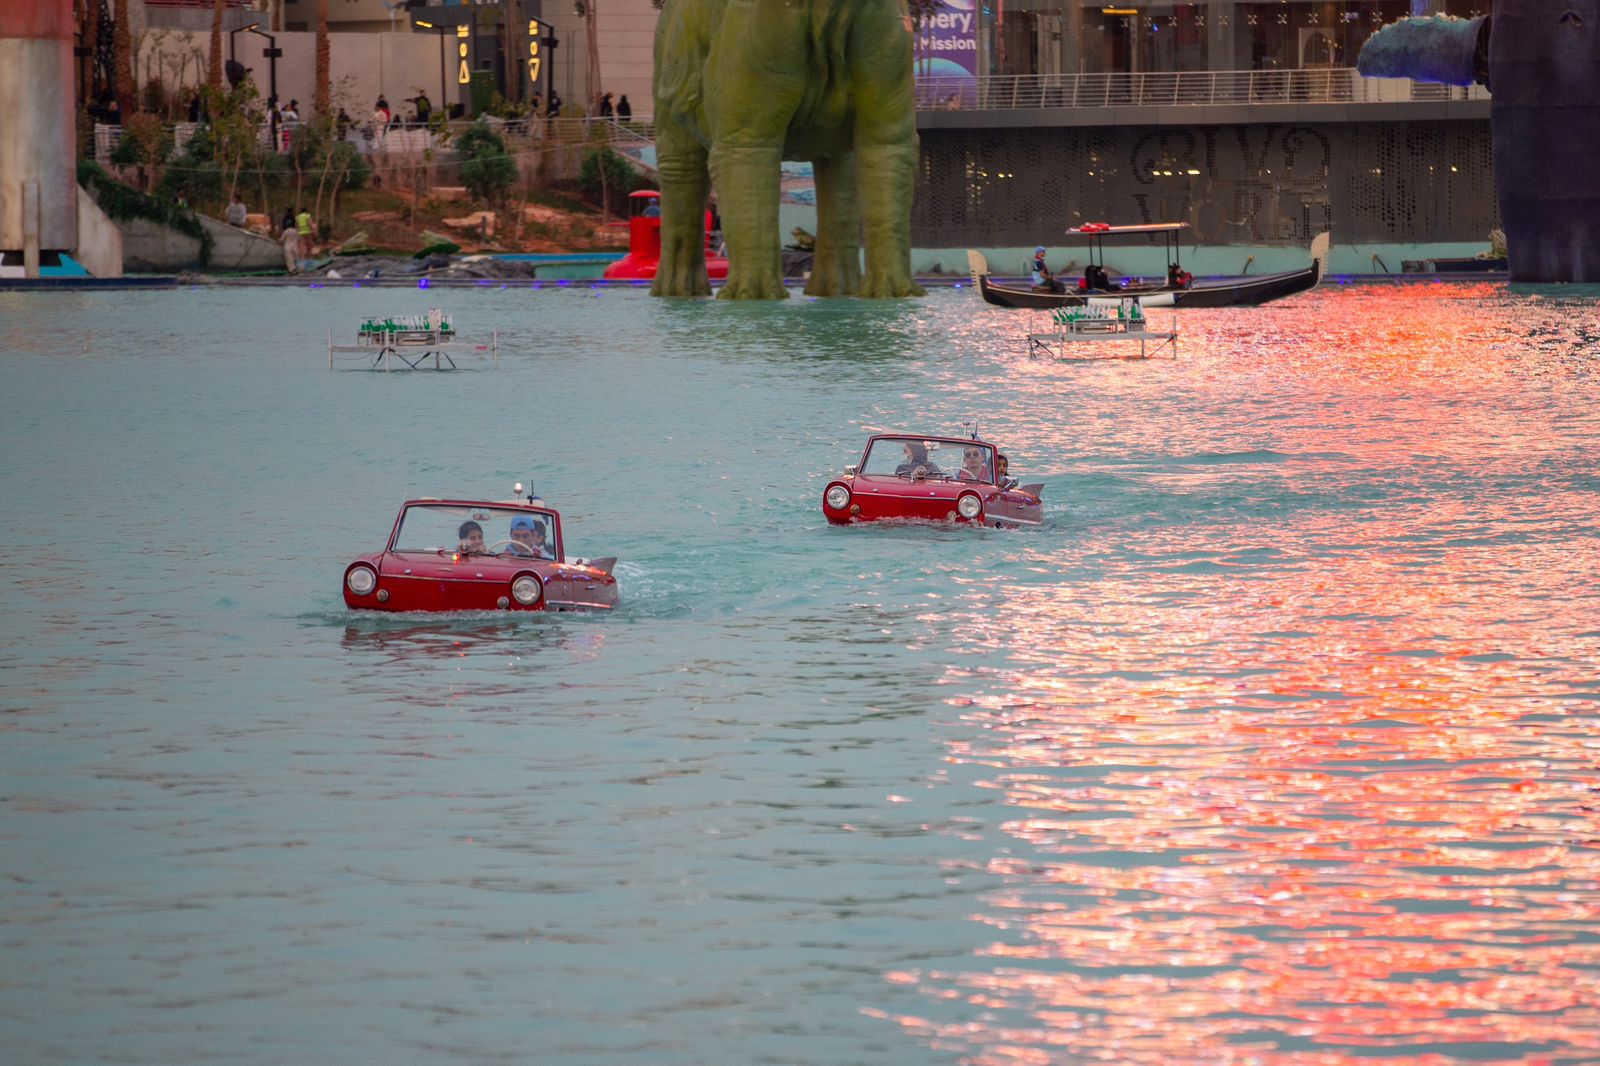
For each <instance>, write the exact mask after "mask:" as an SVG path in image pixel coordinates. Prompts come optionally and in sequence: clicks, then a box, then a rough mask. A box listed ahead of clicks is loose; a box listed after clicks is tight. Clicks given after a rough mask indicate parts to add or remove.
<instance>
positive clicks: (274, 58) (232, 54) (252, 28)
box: [228, 22, 283, 99]
mask: <svg viewBox="0 0 1600 1066" xmlns="http://www.w3.org/2000/svg"><path fill="white" fill-rule="evenodd" d="M260 25H261V23H259V22H252V23H250V25H248V26H240V27H239V28H238V29H236V30H229V31H228V58H229V59H231V60H232V61H233V62H235V63H237V62H238V61H239V57H238V55H237V53H236V50H235V48H234V43H235V42H234V35H235V34H240V33H253V34H255V35H256V36H257V37H265V38H266V39H267V47H265V48H263V49H262V50H261V56H262V58H264V59H267V60H269V61H270V62H271V70H272V74H271V77H272V89H271V91H272V98H273V99H277V96H278V57H279V56H281V55H283V49H281V48H279V47H278V39H277V38H276V37H274V36H273V35H272V34H270V33H263V32H262V31H261V30H260V29H259V28H258V27H260Z"/></svg>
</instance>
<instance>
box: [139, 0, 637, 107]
mask: <svg viewBox="0 0 1600 1066" xmlns="http://www.w3.org/2000/svg"><path fill="white" fill-rule="evenodd" d="M372 2H373V3H378V0H372ZM593 2H594V3H595V4H596V7H595V14H596V21H597V23H598V30H599V39H600V74H601V81H602V84H603V87H604V91H609V92H610V93H612V101H613V102H615V101H616V100H617V99H619V98H621V97H622V96H624V95H626V96H627V97H628V102H629V103H630V104H632V105H633V113H634V115H635V116H636V117H638V118H646V117H649V116H650V115H652V114H654V113H655V105H654V98H653V96H652V94H651V91H650V83H651V78H652V75H653V71H654V58H653V52H654V48H655V32H656V20H657V18H658V16H659V15H660V12H659V11H657V10H656V9H655V7H653V6H652V5H651V2H650V0H593ZM308 6H309V5H308ZM379 6H380V7H381V4H380V5H379ZM544 6H545V11H546V14H545V18H546V19H547V20H548V21H549V22H550V24H551V25H552V26H553V27H554V28H555V34H556V36H557V37H558V38H559V39H560V41H561V46H560V47H559V48H557V49H556V50H555V57H554V62H553V64H552V67H551V71H550V77H551V79H552V81H553V82H554V84H555V86H556V88H557V90H559V91H560V93H561V96H562V99H563V100H564V101H565V102H566V103H567V104H569V105H571V104H582V105H583V107H584V109H585V110H586V111H587V110H591V109H592V103H591V102H588V101H585V100H584V96H585V94H586V92H587V89H586V85H587V68H588V58H589V46H588V41H587V28H586V26H585V23H584V20H583V19H581V18H579V17H578V16H577V15H576V14H574V13H573V10H572V5H571V4H570V3H568V2H563V0H546V3H545V5H544ZM286 10H287V9H286ZM399 24H400V26H401V27H402V28H401V29H400V31H399V32H397V33H342V32H336V33H332V34H330V35H329V43H330V55H331V59H332V64H333V82H334V86H335V89H334V94H335V97H336V98H337V97H338V96H339V88H338V86H339V83H340V80H341V79H343V78H350V79H351V87H350V90H349V92H348V93H347V94H346V95H347V96H348V97H349V99H345V100H338V99H336V100H335V106H338V105H339V104H340V103H342V104H343V105H344V107H345V108H346V109H347V110H348V111H349V113H350V116H351V117H352V118H356V119H365V118H366V116H367V115H368V114H370V113H371V111H372V105H373V103H374V102H375V101H376V100H377V98H378V94H379V93H382V94H383V95H384V96H385V97H387V98H388V100H389V105H390V107H392V108H394V109H395V110H397V111H404V110H405V106H406V105H405V104H404V103H402V101H404V100H406V99H408V98H410V97H413V96H416V94H417V90H418V89H424V90H426V91H427V93H428V96H429V98H430V99H432V100H433V103H434V104H435V106H437V105H438V104H439V103H440V100H439V37H438V35H436V34H432V33H426V32H422V31H413V30H409V29H406V28H404V27H405V25H406V21H405V19H404V18H402V19H400V20H399ZM276 37H277V44H278V47H279V48H281V49H283V56H282V57H281V58H280V59H279V60H278V98H279V99H280V100H281V101H283V102H285V103H287V102H288V101H289V100H291V99H294V100H299V101H300V107H301V114H302V115H304V114H306V112H307V111H308V109H309V108H310V105H311V99H312V96H313V94H314V91H315V89H316V48H317V35H316V33H315V32H306V33H299V32H296V33H289V32H284V33H279V34H277V35H276ZM233 42H234V46H235V48H236V49H237V55H238V59H239V62H241V63H243V64H244V65H245V66H246V67H249V68H250V69H251V74H250V77H251V78H252V80H254V81H255V83H256V87H257V88H258V89H260V90H261V97H262V99H263V100H264V99H266V97H267V94H268V93H269V92H271V88H270V80H269V76H268V75H269V71H270V62H269V61H268V60H267V59H265V58H263V57H262V55H261V51H262V49H263V48H265V47H266V45H267V41H266V38H264V37H261V36H258V35H257V34H254V33H240V34H237V35H236V36H235V37H234V38H233ZM143 45H144V51H143V52H142V53H141V57H140V64H139V72H140V78H141V80H142V79H144V78H145V77H146V76H147V75H148V74H153V73H156V72H157V71H158V70H159V69H160V68H159V66H157V65H154V64H152V63H151V62H150V59H151V53H152V52H153V51H155V50H156V49H157V48H160V49H161V50H163V51H165V52H166V53H167V54H168V55H171V56H176V55H177V54H178V53H179V52H181V51H182V50H184V49H185V48H198V49H199V51H200V54H201V55H202V56H206V55H209V54H210V49H211V36H210V33H209V31H206V32H200V31H184V30H163V31H160V32H159V33H156V32H152V33H150V34H147V35H146V36H145V39H144V41H143ZM454 47H455V39H454V38H447V39H446V40H445V84H446V87H447V89H448V99H449V102H451V103H454V102H456V101H457V100H458V99H460V97H459V96H458V92H459V87H458V86H457V84H456V80H455V53H454ZM222 53H223V58H227V57H228V38H227V37H226V35H225V36H224V38H223V44H222ZM174 66H175V64H172V63H169V64H168V66H167V69H166V71H164V72H163V76H164V77H165V78H166V80H169V81H170V80H171V79H172V71H173V69H174ZM204 77H205V72H204V70H203V68H202V67H199V66H197V65H195V63H194V62H193V61H191V62H190V63H189V64H188V65H187V66H186V68H185V70H184V78H185V81H187V82H189V83H190V84H198V83H199V82H200V81H203V80H204Z"/></svg>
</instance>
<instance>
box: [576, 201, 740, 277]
mask: <svg viewBox="0 0 1600 1066" xmlns="http://www.w3.org/2000/svg"><path fill="white" fill-rule="evenodd" d="M715 232H716V228H715V216H714V215H713V214H712V213H711V212H710V210H707V211H706V274H707V276H708V277H710V279H711V280H712V281H726V280H727V278H728V259H727V257H726V256H721V255H717V254H716V246H715V245H714V244H713V243H712V240H713V238H712V234H714V233H715ZM660 265H661V194H660V193H659V192H657V191H656V190H655V189H640V190H639V191H638V192H636V193H634V194H632V195H631V196H629V197H628V254H627V255H625V256H623V257H622V258H621V259H619V260H617V261H616V262H615V263H612V264H611V265H610V266H608V267H606V269H605V273H604V275H602V276H603V277H606V278H612V279H615V280H620V281H629V280H631V281H654V280H655V276H656V268H657V267H658V266H660Z"/></svg>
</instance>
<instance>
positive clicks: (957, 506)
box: [822, 433, 1044, 528]
mask: <svg viewBox="0 0 1600 1066" xmlns="http://www.w3.org/2000/svg"><path fill="white" fill-rule="evenodd" d="M1043 488H1044V486H1043V485H1042V484H1039V485H1021V486H1019V485H1018V484H1017V482H1016V479H1015V478H1011V477H1008V476H1006V457H1005V456H1004V455H1002V454H1001V453H1000V450H999V449H998V448H996V447H995V446H994V445H993V444H991V443H989V442H988V441H985V440H980V439H978V438H977V437H976V436H972V437H929V436H923V435H918V434H910V433H885V434H879V435H878V436H874V437H872V438H871V439H870V440H868V441H867V446H866V449H865V450H864V451H863V452H862V453H861V462H860V464H859V465H857V466H852V467H847V468H846V469H845V473H844V476H843V477H841V478H838V479H837V480H835V481H831V482H829V483H828V487H827V488H826V489H825V490H824V491H823V493H822V513H823V514H824V515H826V516H827V518H828V521H829V522H832V523H834V524H835V525H847V524H849V523H851V522H877V521H883V520H885V519H897V518H898V519H912V520H922V521H930V522H956V523H965V524H970V525H980V526H995V527H1001V528H1004V527H1016V526H1036V525H1038V524H1039V523H1040V522H1042V521H1043V520H1044V502H1043V501H1042V500H1041V499H1040V498H1039V494H1040V492H1041V491H1042V490H1043Z"/></svg>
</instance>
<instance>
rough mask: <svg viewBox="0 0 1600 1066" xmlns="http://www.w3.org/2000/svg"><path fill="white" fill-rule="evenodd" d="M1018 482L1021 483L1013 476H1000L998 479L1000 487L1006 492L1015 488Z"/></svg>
mask: <svg viewBox="0 0 1600 1066" xmlns="http://www.w3.org/2000/svg"><path fill="white" fill-rule="evenodd" d="M1019 484H1021V482H1019V481H1018V480H1017V479H1016V478H1014V477H1008V478H1002V479H1001V480H1000V487H1001V488H1003V489H1005V490H1006V491H1007V492H1010V491H1011V490H1012V489H1014V488H1016V487H1017V486H1018V485H1019Z"/></svg>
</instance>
